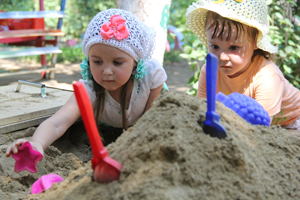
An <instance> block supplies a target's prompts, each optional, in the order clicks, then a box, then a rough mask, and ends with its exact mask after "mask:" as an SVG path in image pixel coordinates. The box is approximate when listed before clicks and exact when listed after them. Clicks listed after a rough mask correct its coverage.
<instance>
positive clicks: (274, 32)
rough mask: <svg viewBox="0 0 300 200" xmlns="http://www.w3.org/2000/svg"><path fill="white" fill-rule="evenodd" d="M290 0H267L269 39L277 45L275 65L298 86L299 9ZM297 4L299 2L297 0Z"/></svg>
mask: <svg viewBox="0 0 300 200" xmlns="http://www.w3.org/2000/svg"><path fill="white" fill-rule="evenodd" d="M295 2H296V1H292V0H285V1H280V0H269V1H268V4H269V21H270V39H271V42H272V43H273V44H274V45H276V46H278V48H279V52H278V56H277V63H276V64H277V65H278V66H279V68H280V69H281V71H282V72H283V74H284V76H285V77H286V78H287V79H288V80H289V82H290V83H291V84H293V85H294V86H295V87H297V88H300V77H299V76H300V74H299V72H300V69H299V66H300V27H299V24H298V25H297V24H296V23H294V20H295V19H300V17H299V15H300V11H299V8H298V6H297V4H296V3H295ZM298 4H299V2H298Z"/></svg>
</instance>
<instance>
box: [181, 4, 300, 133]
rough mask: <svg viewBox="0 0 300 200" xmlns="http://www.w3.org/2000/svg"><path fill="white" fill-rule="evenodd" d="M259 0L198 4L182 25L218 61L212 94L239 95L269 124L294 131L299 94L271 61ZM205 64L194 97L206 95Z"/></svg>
mask: <svg viewBox="0 0 300 200" xmlns="http://www.w3.org/2000/svg"><path fill="white" fill-rule="evenodd" d="M267 16H268V6H267V4H266V1H265V0H218V1H213V0H200V1H198V2H196V3H193V4H192V5H191V6H190V7H189V8H188V10H187V13H186V18H187V25H188V27H189V28H190V29H191V30H192V32H193V33H194V34H195V35H196V36H197V37H198V38H199V40H200V41H201V42H202V43H203V44H205V45H206V46H207V47H208V51H209V53H213V54H215V55H216V56H217V57H218V59H219V66H218V79H217V93H218V92H223V93H225V94H227V95H228V94H230V93H233V92H239V93H242V94H245V95H247V96H250V97H252V98H254V99H255V100H256V101H257V102H258V103H260V104H261V105H262V106H263V108H264V109H265V110H266V111H267V112H268V114H269V116H270V118H271V120H270V121H271V124H279V125H281V126H283V127H285V128H291V129H298V130H300V117H299V116H300V92H299V90H298V89H297V88H295V87H294V86H292V85H291V84H289V82H288V81H287V80H286V79H285V78H284V76H283V74H282V72H281V71H280V69H279V68H278V67H277V66H276V64H275V63H274V62H273V58H274V57H275V54H276V53H277V52H278V49H277V47H275V46H273V45H272V44H271V43H270V42H269V40H268V35H267V34H268V26H267ZM205 74H206V65H205V64H204V65H203V67H202V68H201V73H200V78H199V87H198V93H197V96H198V97H202V98H205V97H206V75H205Z"/></svg>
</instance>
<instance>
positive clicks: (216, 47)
mask: <svg viewBox="0 0 300 200" xmlns="http://www.w3.org/2000/svg"><path fill="white" fill-rule="evenodd" d="M211 48H213V49H218V48H219V47H218V46H217V45H211Z"/></svg>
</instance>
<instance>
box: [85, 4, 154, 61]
mask: <svg viewBox="0 0 300 200" xmlns="http://www.w3.org/2000/svg"><path fill="white" fill-rule="evenodd" d="M112 16H114V17H113V18H112ZM116 16H117V17H116ZM124 20H125V21H124ZM124 23H125V27H124ZM103 25H104V26H103ZM121 29H122V30H124V29H125V31H124V32H123V33H122V30H121ZM100 30H101V33H100ZM118 30H121V31H120V33H119V32H118ZM103 32H105V34H103ZM128 34H129V35H128ZM96 43H101V44H105V45H109V46H112V47H116V48H118V49H120V50H122V51H124V52H125V53H127V54H129V55H130V56H132V58H133V59H134V60H135V61H137V62H138V61H139V60H140V59H144V60H147V59H149V58H150V57H151V55H152V53H153V49H154V46H155V31H154V29H153V28H151V27H147V26H146V25H145V24H144V23H143V22H141V21H140V20H139V19H137V18H136V17H135V16H134V15H133V14H131V13H130V12H128V11H125V10H121V9H108V10H104V11H101V12H99V13H98V14H97V15H96V16H95V17H94V18H93V19H92V20H91V21H90V23H89V25H88V27H87V29H86V32H85V34H84V39H83V41H82V52H83V54H84V55H85V56H86V57H87V58H88V55H89V50H90V48H91V46H92V45H93V44H96Z"/></svg>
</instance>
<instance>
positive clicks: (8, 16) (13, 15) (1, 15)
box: [0, 11, 66, 19]
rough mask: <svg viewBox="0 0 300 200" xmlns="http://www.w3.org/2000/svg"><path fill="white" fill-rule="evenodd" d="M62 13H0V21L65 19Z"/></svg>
mask: <svg viewBox="0 0 300 200" xmlns="http://www.w3.org/2000/svg"><path fill="white" fill-rule="evenodd" d="M65 16H66V15H65V14H64V11H9V12H0V19H24V18H44V17H54V18H62V17H65Z"/></svg>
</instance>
